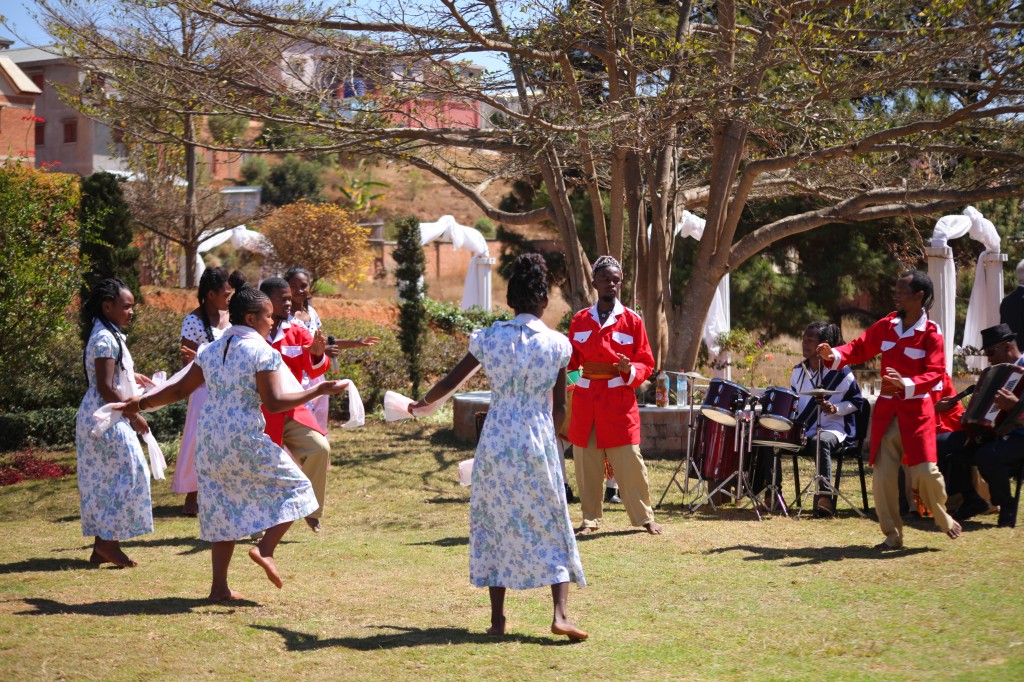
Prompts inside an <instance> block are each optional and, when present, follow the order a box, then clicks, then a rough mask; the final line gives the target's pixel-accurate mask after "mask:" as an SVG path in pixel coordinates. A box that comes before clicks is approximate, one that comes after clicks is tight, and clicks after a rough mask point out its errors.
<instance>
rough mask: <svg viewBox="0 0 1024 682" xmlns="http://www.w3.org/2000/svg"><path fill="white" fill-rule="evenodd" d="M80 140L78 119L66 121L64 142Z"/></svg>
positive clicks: (71, 142)
mask: <svg viewBox="0 0 1024 682" xmlns="http://www.w3.org/2000/svg"><path fill="white" fill-rule="evenodd" d="M75 142H78V121H64V144H73V143H75Z"/></svg>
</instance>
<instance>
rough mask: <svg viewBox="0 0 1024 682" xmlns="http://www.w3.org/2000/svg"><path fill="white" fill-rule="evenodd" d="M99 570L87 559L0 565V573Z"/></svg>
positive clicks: (48, 559) (32, 561) (47, 560)
mask: <svg viewBox="0 0 1024 682" xmlns="http://www.w3.org/2000/svg"><path fill="white" fill-rule="evenodd" d="M87 568H97V566H96V564H90V563H89V562H88V561H86V560H85V559H50V558H45V559H25V560H24V561H15V562H12V563H9V564H0V573H48V572H51V571H78V570H83V569H87Z"/></svg>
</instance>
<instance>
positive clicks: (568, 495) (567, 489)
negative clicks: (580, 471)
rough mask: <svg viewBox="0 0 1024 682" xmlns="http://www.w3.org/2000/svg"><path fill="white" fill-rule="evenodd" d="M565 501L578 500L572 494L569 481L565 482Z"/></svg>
mask: <svg viewBox="0 0 1024 682" xmlns="http://www.w3.org/2000/svg"><path fill="white" fill-rule="evenodd" d="M565 501H566V502H569V503H570V504H571V503H573V502H575V501H576V498H575V497H574V496H573V494H572V488H571V487H570V486H569V484H568V483H566V484H565Z"/></svg>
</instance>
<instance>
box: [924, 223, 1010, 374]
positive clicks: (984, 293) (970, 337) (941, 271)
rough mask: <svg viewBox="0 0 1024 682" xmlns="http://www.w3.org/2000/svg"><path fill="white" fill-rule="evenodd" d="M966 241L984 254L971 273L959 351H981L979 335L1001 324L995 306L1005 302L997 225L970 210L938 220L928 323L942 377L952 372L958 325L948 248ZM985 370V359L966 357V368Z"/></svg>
mask: <svg viewBox="0 0 1024 682" xmlns="http://www.w3.org/2000/svg"><path fill="white" fill-rule="evenodd" d="M964 235H970V237H971V239H974V240H975V241H978V242H981V244H982V245H983V246H984V247H985V250H984V251H982V252H981V255H980V256H978V265H977V267H976V268H975V270H974V286H973V287H972V288H971V298H970V301H968V303H967V321H966V323H965V324H964V334H963V337H962V338H963V340H962V345H963V346H972V347H974V348H981V330H982V329H985V328H986V327H991V326H992V325H996V324H999V302H1000V301H1001V300H1002V298H1003V263H1004V262H1005V261H1006V254H1004V253H1000V252H999V248H1000V238H999V233H998V232H996V227H995V225H993V224H992V221H991V220H988V219H987V218H986V217H985V216H983V215H982V214H981V212H980V211H978V209H976V208H974V207H973V206H968V207H967V208H965V209H964V211H963V214H962V215H948V216H943V217H942V218H939V221H938V222H937V223H935V230H934V231H933V232H932V240H931V246H930V247H928V248H926V249H925V252H926V253H927V255H928V275H929V276H930V277H931V278H932V282H933V283H934V285H935V305H934V307H933V308H932V313H931V316H932V319H933V320H935V322H936V323H937V324H938V325H939V328H940V329H941V330H942V334H943V340H944V341H945V351H946V371H947V372H952V371H953V344H954V335H955V321H956V267H955V265H954V264H953V249H951V248H950V247H949V246H948V245H947V242H949V240H951V239H959V238H960V237H963V236H964ZM986 365H987V362H986V361H985V359H984V358H983V357H969V358H968V359H967V366H968V367H970V368H971V369H982V368H984V367H985V366H986Z"/></svg>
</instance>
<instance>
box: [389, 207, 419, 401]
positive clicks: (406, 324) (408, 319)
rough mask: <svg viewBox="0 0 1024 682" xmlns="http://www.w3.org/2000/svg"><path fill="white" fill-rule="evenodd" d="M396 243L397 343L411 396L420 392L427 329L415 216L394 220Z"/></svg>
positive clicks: (394, 252)
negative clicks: (395, 222)
mask: <svg viewBox="0 0 1024 682" xmlns="http://www.w3.org/2000/svg"><path fill="white" fill-rule="evenodd" d="M397 227H398V244H397V246H396V247H395V250H394V251H393V252H392V253H391V257H392V258H393V259H394V261H395V263H397V264H398V267H397V268H396V269H395V279H396V280H398V298H399V299H400V304H399V313H398V329H399V343H400V345H401V348H402V352H403V353H405V359H406V367H407V371H408V376H409V380H410V382H411V384H412V397H413V398H418V397H419V395H420V380H421V378H422V376H423V372H422V369H421V358H420V355H421V352H422V347H423V336H424V334H425V332H426V328H427V325H426V311H425V309H424V297H425V296H426V293H427V288H426V286H425V285H424V284H423V273H424V271H425V270H426V262H427V261H426V257H425V256H424V255H423V246H422V245H420V223H419V220H417V219H416V216H406V217H405V218H402V219H401V220H399V221H398V223H397Z"/></svg>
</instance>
